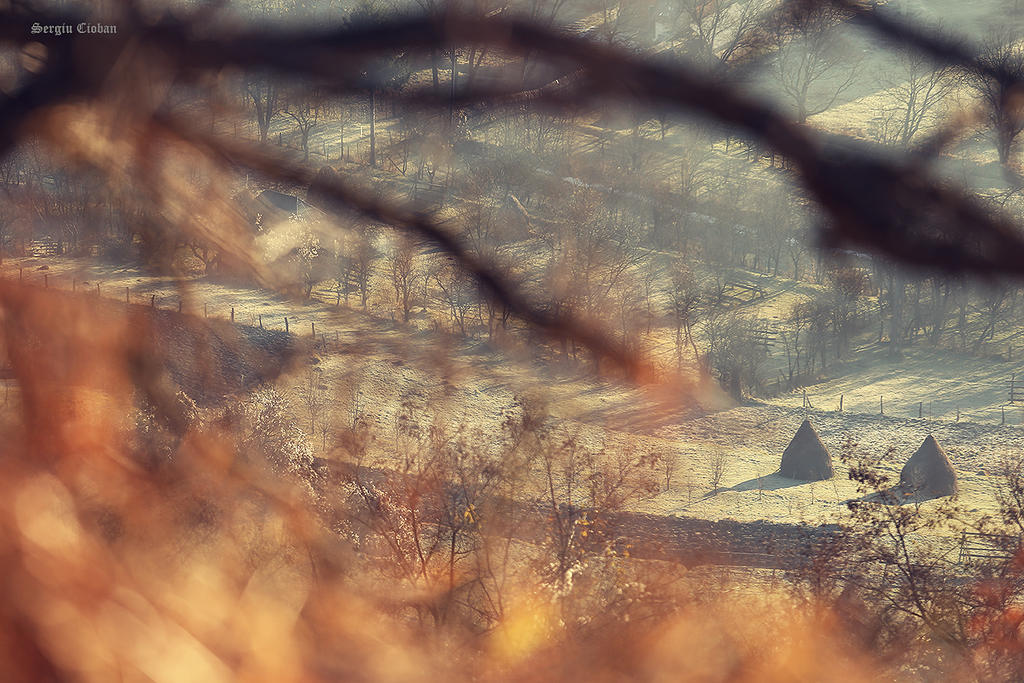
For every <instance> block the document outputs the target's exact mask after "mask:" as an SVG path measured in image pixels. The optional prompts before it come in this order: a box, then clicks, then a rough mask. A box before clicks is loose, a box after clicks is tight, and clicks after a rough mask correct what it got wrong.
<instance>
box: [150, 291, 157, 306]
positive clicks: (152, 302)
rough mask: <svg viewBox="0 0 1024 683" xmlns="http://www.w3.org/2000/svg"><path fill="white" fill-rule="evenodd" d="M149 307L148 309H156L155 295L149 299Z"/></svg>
mask: <svg viewBox="0 0 1024 683" xmlns="http://www.w3.org/2000/svg"><path fill="white" fill-rule="evenodd" d="M149 307H150V308H156V294H154V295H153V296H151V297H149Z"/></svg>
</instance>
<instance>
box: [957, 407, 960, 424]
mask: <svg viewBox="0 0 1024 683" xmlns="http://www.w3.org/2000/svg"><path fill="white" fill-rule="evenodd" d="M956 421H957V422H959V421H960V406H957V407H956Z"/></svg>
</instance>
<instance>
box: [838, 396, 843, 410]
mask: <svg viewBox="0 0 1024 683" xmlns="http://www.w3.org/2000/svg"><path fill="white" fill-rule="evenodd" d="M839 412H840V413H841V412H843V395H842V394H839Z"/></svg>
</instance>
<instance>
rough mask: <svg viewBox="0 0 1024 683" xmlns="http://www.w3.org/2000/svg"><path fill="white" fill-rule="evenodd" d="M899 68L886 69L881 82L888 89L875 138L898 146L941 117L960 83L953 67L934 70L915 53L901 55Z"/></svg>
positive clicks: (898, 62) (903, 144)
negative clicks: (948, 100)
mask: <svg viewBox="0 0 1024 683" xmlns="http://www.w3.org/2000/svg"><path fill="white" fill-rule="evenodd" d="M897 64H898V65H899V67H900V68H899V69H897V70H893V69H887V70H886V72H885V74H883V76H882V79H881V80H882V83H883V85H885V86H886V87H887V88H888V93H887V94H888V95H889V97H888V98H887V102H886V105H885V106H884V107H883V109H882V110H881V112H880V114H879V117H878V120H877V125H876V127H875V130H874V137H875V139H877V140H878V141H879V142H882V143H885V144H891V145H897V146H900V147H906V146H908V145H910V144H911V143H912V142H913V141H914V140H915V139H916V138H917V136H918V133H920V132H921V131H922V130H926V129H927V128H929V127H930V126H933V125H934V124H935V122H936V119H938V118H939V117H941V115H942V113H943V108H944V107H945V106H946V103H947V98H948V97H949V96H950V95H951V94H952V93H953V92H954V91H955V90H956V88H957V86H958V85H959V83H960V79H959V78H958V75H957V72H956V70H955V69H953V68H952V67H942V66H940V67H937V68H936V66H935V65H934V64H933V63H931V62H930V61H929V60H928V59H926V58H924V57H923V56H921V55H920V54H916V53H906V52H904V53H900V55H899V58H898V61H897Z"/></svg>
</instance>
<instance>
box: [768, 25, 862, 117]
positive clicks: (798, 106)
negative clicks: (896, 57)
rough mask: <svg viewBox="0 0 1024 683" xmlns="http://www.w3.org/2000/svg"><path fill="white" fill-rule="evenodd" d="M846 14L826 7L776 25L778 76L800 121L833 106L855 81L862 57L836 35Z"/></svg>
mask: <svg viewBox="0 0 1024 683" xmlns="http://www.w3.org/2000/svg"><path fill="white" fill-rule="evenodd" d="M844 17H845V15H844V13H843V12H841V11H839V10H834V9H829V8H828V7H823V8H821V10H820V11H814V12H808V13H806V14H801V15H798V16H797V17H796V18H795V19H794V20H793V21H790V22H785V23H781V24H777V25H776V29H777V30H776V34H775V49H776V53H775V58H774V60H773V66H774V72H775V77H776V80H777V82H778V83H779V86H780V87H781V89H782V94H783V96H784V98H785V100H786V102H787V104H788V105H789V106H791V107H792V109H793V115H794V117H795V119H796V122H797V123H806V122H807V119H808V118H809V117H811V116H814V115H816V114H820V113H822V112H823V111H826V110H828V109H830V108H831V107H832V106H833V105H834V104H835V103H836V102H837V101H838V100H839V98H840V97H841V96H842V95H843V93H845V92H846V91H847V90H849V89H850V87H851V86H853V84H854V82H855V79H856V77H857V74H858V62H859V60H858V58H857V56H856V55H854V54H852V53H851V52H850V51H849V50H847V51H846V52H845V53H844V52H843V51H842V50H841V43H840V42H839V41H838V40H837V38H836V32H835V29H836V27H837V25H838V24H839V23H840V22H841V21H843V19H844Z"/></svg>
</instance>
